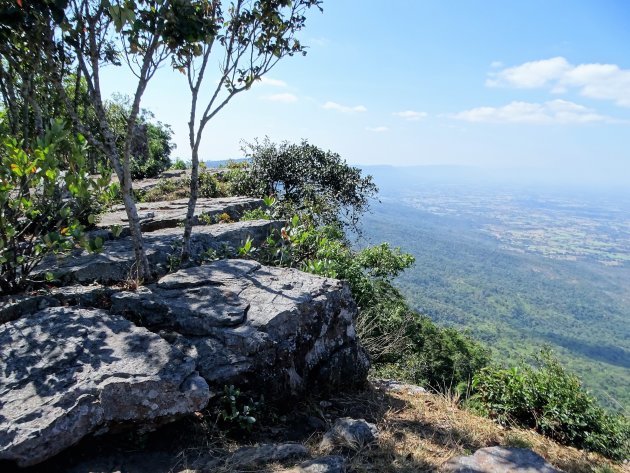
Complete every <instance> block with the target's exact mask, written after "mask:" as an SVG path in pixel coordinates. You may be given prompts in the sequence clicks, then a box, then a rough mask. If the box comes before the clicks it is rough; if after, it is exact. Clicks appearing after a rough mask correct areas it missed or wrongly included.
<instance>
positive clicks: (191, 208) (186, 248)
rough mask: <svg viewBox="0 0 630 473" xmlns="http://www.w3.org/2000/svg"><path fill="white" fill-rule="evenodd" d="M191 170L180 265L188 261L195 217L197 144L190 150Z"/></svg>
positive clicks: (197, 183) (197, 190) (197, 177)
mask: <svg viewBox="0 0 630 473" xmlns="http://www.w3.org/2000/svg"><path fill="white" fill-rule="evenodd" d="M191 158H192V162H191V166H192V169H191V170H190V199H188V211H187V212H186V222H185V224H184V242H183V244H182V263H186V262H188V260H189V259H190V254H191V248H190V237H191V235H192V227H193V219H194V217H195V206H196V205H197V198H198V196H199V143H198V142H197V144H196V145H195V146H194V147H193V148H192V156H191Z"/></svg>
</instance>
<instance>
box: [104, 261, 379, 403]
mask: <svg viewBox="0 0 630 473" xmlns="http://www.w3.org/2000/svg"><path fill="white" fill-rule="evenodd" d="M111 311H112V312H115V313H119V314H121V315H124V316H125V317H127V318H129V319H130V320H132V321H133V322H135V323H136V324H139V325H143V326H146V327H147V328H149V329H150V330H153V331H156V332H157V331H164V332H169V333H170V334H171V335H170V337H171V340H172V343H174V344H175V345H176V346H177V347H178V348H179V349H180V350H182V351H183V352H185V353H188V354H189V355H190V356H191V357H193V358H194V359H195V360H196V362H197V369H198V370H199V372H200V374H201V375H202V376H203V377H204V378H205V379H206V380H207V381H208V382H209V383H210V384H211V385H213V386H215V387H219V388H221V387H222V386H223V385H224V384H239V385H243V384H245V385H251V386H254V387H255V389H256V390H257V391H261V392H262V391H264V393H265V394H266V395H269V394H271V395H272V396H274V398H278V399H281V398H283V397H288V396H291V395H292V394H295V395H297V394H301V393H303V392H305V391H306V390H308V389H312V388H316V389H318V390H320V391H321V390H323V389H324V388H328V389H330V390H335V389H337V388H341V387H350V386H356V385H359V384H362V383H363V382H364V381H365V377H366V373H367V370H368V368H369V360H368V359H367V357H366V356H365V353H364V352H363V350H362V349H361V347H360V346H359V343H358V340H357V338H356V333H355V328H354V319H355V317H356V313H357V307H356V304H355V303H354V301H353V299H352V296H351V294H350V290H349V288H348V286H347V284H345V283H342V282H340V281H337V280H334V279H327V278H321V277H318V276H315V275H312V274H307V273H303V272H300V271H297V270H295V269H288V268H274V267H267V266H262V265H260V264H259V263H256V262H253V261H246V260H239V259H229V260H220V261H215V262H212V263H209V264H204V265H201V266H198V267H191V268H186V269H182V270H179V271H177V272H175V273H171V274H169V275H167V276H165V277H163V278H162V279H161V280H159V281H158V282H157V283H156V284H153V285H150V286H147V287H146V288H143V289H142V290H139V291H136V292H121V293H119V294H116V295H114V296H113V297H112V306H111Z"/></svg>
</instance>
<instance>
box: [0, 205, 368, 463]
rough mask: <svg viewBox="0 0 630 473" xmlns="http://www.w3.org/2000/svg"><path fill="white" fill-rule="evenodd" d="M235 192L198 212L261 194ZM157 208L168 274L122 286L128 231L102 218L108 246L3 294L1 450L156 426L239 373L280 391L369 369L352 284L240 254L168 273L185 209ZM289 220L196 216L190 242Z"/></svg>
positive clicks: (334, 385) (219, 243) (328, 384)
mask: <svg viewBox="0 0 630 473" xmlns="http://www.w3.org/2000/svg"><path fill="white" fill-rule="evenodd" d="M228 204H229V203H227V202H224V201H221V202H219V201H217V200H215V201H204V202H202V203H201V206H200V207H198V208H199V212H200V213H199V214H198V215H201V214H206V215H212V212H217V213H218V212H223V211H226V212H227V210H226V209H228V208H230V209H231V210H230V211H229V212H228V213H230V212H231V215H238V214H239V213H240V212H243V211H244V210H246V209H248V208H253V207H255V206H258V205H259V202H258V201H257V200H256V199H249V200H248V199H242V200H241V201H238V199H236V200H235V199H232V202H231V204H230V205H232V204H233V205H234V207H229V206H228ZM151 209H153V210H152V211H151V212H153V211H155V213H153V214H152V215H151V216H149V215H145V216H144V217H145V218H144V220H143V225H144V228H145V230H147V232H146V233H145V234H144V241H145V248H146V252H147V256H148V258H149V261H150V262H151V263H152V264H153V266H154V267H155V268H156V269H157V272H158V274H160V275H162V276H163V277H162V278H161V279H159V280H158V281H157V282H156V283H154V284H151V285H148V286H145V287H140V288H138V289H137V290H136V291H134V292H131V291H123V290H122V289H121V287H122V285H121V284H119V283H121V282H123V281H125V280H127V279H128V278H129V275H130V272H131V268H132V265H133V264H134V252H133V247H132V242H131V239H130V238H129V237H123V238H116V239H114V238H113V236H112V235H111V234H108V230H105V229H102V230H97V234H98V232H101V233H100V235H101V236H103V237H104V238H106V239H107V238H110V239H109V240H107V241H106V242H105V246H104V249H103V251H102V252H101V253H97V254H88V253H86V252H77V253H76V254H73V255H70V256H67V257H64V258H60V259H56V258H54V257H49V258H47V260H45V261H44V262H43V263H42V265H41V266H40V268H39V269H38V271H39V273H40V275H41V274H42V273H45V272H52V273H53V274H54V275H55V276H56V278H57V281H58V282H60V283H61V284H62V285H63V287H57V288H52V289H50V290H49V291H47V292H46V291H41V292H40V293H37V294H35V295H32V296H19V297H11V298H6V299H4V300H1V301H0V354H1V355H2V357H1V360H0V460H11V461H15V462H17V463H18V464H19V465H31V464H35V463H38V462H40V461H43V460H45V459H47V458H49V457H51V456H53V455H55V454H56V453H58V452H60V451H61V450H63V449H65V448H67V447H69V446H70V445H72V444H74V443H76V442H77V441H79V440H80V439H81V438H82V437H84V436H86V435H88V434H90V433H97V432H104V431H107V430H108V429H111V427H112V426H116V427H125V426H127V427H129V426H135V427H140V428H143V429H148V428H151V426H154V425H156V424H157V423H159V422H163V421H165V420H169V419H171V418H176V417H177V416H181V415H185V414H188V413H192V412H194V411H196V410H199V409H202V408H203V407H205V406H206V404H207V403H208V401H209V399H212V398H213V396H215V395H216V394H218V393H219V392H222V391H223V388H224V386H225V385H229V384H234V385H238V386H239V387H241V388H246V389H247V388H251V389H252V390H253V391H255V392H257V393H259V394H265V395H266V396H267V397H266V399H271V400H273V401H275V402H279V401H282V400H285V399H288V398H291V397H294V396H297V395H301V394H304V393H306V392H310V391H331V390H337V389H340V388H345V387H352V386H357V385H360V384H362V383H363V382H365V379H366V377H367V370H368V368H369V360H368V358H367V356H366V354H365V352H364V351H363V350H362V349H361V347H360V346H359V343H358V341H357V339H356V335H355V328H354V318H355V316H356V313H357V308H356V305H355V303H354V301H353V299H352V296H351V294H350V290H349V288H348V286H347V284H345V283H342V282H340V281H337V280H333V279H327V278H321V277H318V276H315V275H312V274H307V273H302V272H300V271H298V270H295V269H289V268H275V267H266V266H262V265H261V264H259V263H257V262H254V261H251V260H243V259H238V260H237V259H223V260H218V261H214V262H211V263H207V264H203V265H201V266H195V267H189V268H186V269H181V270H179V271H176V272H170V273H169V271H173V268H174V267H176V266H177V260H176V259H177V257H178V255H179V249H180V247H179V245H180V242H181V235H182V229H181V228H178V227H174V225H175V224H177V223H178V222H179V221H181V219H182V218H183V215H184V212H185V209H184V207H183V206H182V205H181V203H179V202H175V203H156V204H151ZM213 209H214V210H213ZM141 210H143V209H141ZM144 210H147V209H144ZM119 217H120V216H118V217H117V216H116V215H115V214H110V215H108V216H106V217H105V218H104V219H103V224H108V225H109V224H113V223H115V221H116V218H119ZM122 220H123V218H122V217H120V222H121V223H122ZM198 223H203V222H201V221H200V222H198ZM282 226H283V222H279V221H268V220H254V221H242V222H236V223H229V224H215V225H197V226H195V227H194V230H193V236H192V240H191V243H192V254H193V256H194V257H195V258H197V260H199V259H202V258H198V257H199V256H201V255H203V254H204V253H206V252H208V251H209V250H214V253H213V254H212V255H208V256H210V258H209V259H214V258H216V257H217V255H221V256H223V257H224V256H225V255H226V254H227V255H229V254H233V250H234V249H237V248H239V247H240V246H242V245H243V243H244V242H245V241H246V240H247V239H251V240H252V242H253V245H254V246H259V245H261V244H262V243H263V242H264V241H265V240H266V238H267V237H268V236H269V235H270V234H271V233H272V232H273V231H274V230H279V229H280V228H281V227H282ZM151 230H154V231H151ZM226 248H232V250H230V251H226V250H225V249H226ZM167 273H169V274H167ZM112 283H114V285H111V284H112ZM87 284H89V285H87ZM108 284H110V286H108ZM309 471H310V470H309Z"/></svg>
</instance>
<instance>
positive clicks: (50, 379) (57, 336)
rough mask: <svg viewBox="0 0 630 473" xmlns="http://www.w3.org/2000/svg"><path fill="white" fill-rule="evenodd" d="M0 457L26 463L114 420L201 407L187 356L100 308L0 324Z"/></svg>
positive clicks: (204, 389)
mask: <svg viewBox="0 0 630 473" xmlns="http://www.w3.org/2000/svg"><path fill="white" fill-rule="evenodd" d="M0 354H1V356H0V459H5V460H14V461H16V462H17V463H18V465H21V466H27V465H32V464H35V463H38V462H40V461H42V460H44V459H46V458H49V457H51V456H53V455H55V454H56V453H58V452H60V451H61V450H63V449H65V448H67V447H69V446H71V445H73V444H74V443H76V442H77V441H78V440H80V439H81V438H82V437H84V436H85V435H87V434H89V433H91V432H95V431H97V430H101V431H102V430H106V429H107V427H108V426H109V425H111V424H115V423H119V422H134V421H142V422H145V423H149V422H152V421H158V420H160V419H161V418H169V417H172V416H176V415H181V414H184V413H189V412H194V411H195V410H198V409H201V408H203V407H204V406H205V405H206V404H207V402H208V399H209V397H210V391H209V388H208V384H207V383H206V381H205V380H204V379H203V378H201V377H200V376H199V375H198V374H197V372H196V370H195V363H194V361H193V360H192V359H190V358H188V357H186V356H185V355H183V354H182V353H181V352H180V351H179V350H176V349H174V348H173V347H172V346H171V345H169V344H168V343H167V342H166V341H164V340H163V339H161V338H160V337H159V336H158V335H156V334H154V333H151V332H150V331H148V330H147V329H144V328H141V327H137V326H135V325H134V324H132V323H131V322H129V321H128V320H126V319H125V318H123V317H120V316H116V315H111V314H109V313H107V312H105V311H102V310H94V309H80V308H66V307H54V308H48V309H44V310H42V311H39V312H36V313H34V314H32V315H28V316H24V317H21V318H20V319H18V320H16V321H13V322H9V323H6V324H4V325H1V326H0Z"/></svg>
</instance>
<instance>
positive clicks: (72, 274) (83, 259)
mask: <svg viewBox="0 0 630 473" xmlns="http://www.w3.org/2000/svg"><path fill="white" fill-rule="evenodd" d="M282 225H283V223H282V222H279V221H269V220H251V221H244V222H236V223H229V224H218V225H207V226H197V227H195V229H194V231H193V234H192V237H191V247H192V254H193V255H195V256H198V255H201V254H203V253H204V252H206V251H208V250H215V251H218V252H221V251H223V250H224V249H226V248H231V249H232V250H235V249H238V248H239V247H240V246H241V245H242V244H243V243H244V242H245V241H246V240H247V238H251V239H252V242H253V244H254V245H255V246H258V245H260V244H261V243H262V242H263V241H264V240H265V239H266V238H267V236H268V235H269V234H270V233H271V232H272V231H273V230H274V229H278V230H279V229H280V228H281V227H282ZM181 236H182V229H181V228H166V229H163V230H157V231H154V232H150V233H145V234H144V242H145V249H146V253H147V258H148V259H149V262H150V263H151V265H152V266H153V267H154V268H155V269H156V271H157V272H158V273H159V274H166V273H167V272H168V271H169V269H170V268H171V267H172V266H173V265H174V264H175V263H176V261H177V258H178V257H179V251H180V248H181V244H180V242H181ZM134 261H135V257H134V252H133V242H132V241H131V238H130V237H125V238H120V239H117V240H110V241H107V242H106V243H105V247H104V249H103V251H101V252H100V253H88V252H87V251H78V252H75V253H74V254H72V255H70V256H66V257H63V258H56V257H55V256H52V255H51V256H49V257H47V258H46V259H45V260H44V261H43V262H42V263H41V265H40V266H39V267H38V269H37V271H35V272H34V275H35V276H37V275H43V274H44V273H47V272H50V273H52V274H53V275H54V276H55V278H56V279H57V280H59V281H61V282H62V283H63V284H74V283H80V284H86V283H90V282H100V283H105V284H107V283H115V282H120V281H125V280H126V279H127V278H129V276H130V274H131V268H132V266H133V264H134Z"/></svg>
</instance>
